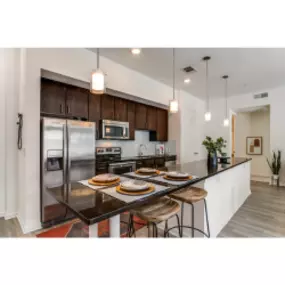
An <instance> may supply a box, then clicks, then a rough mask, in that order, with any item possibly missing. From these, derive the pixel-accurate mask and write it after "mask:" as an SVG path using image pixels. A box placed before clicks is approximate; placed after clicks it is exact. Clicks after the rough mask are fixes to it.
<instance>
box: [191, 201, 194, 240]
mask: <svg viewBox="0 0 285 285" xmlns="http://www.w3.org/2000/svg"><path fill="white" fill-rule="evenodd" d="M190 205H191V213H192V216H191V221H192V222H191V223H192V224H191V226H192V238H193V237H194V228H195V225H194V223H195V218H194V205H193V204H192V203H190Z"/></svg>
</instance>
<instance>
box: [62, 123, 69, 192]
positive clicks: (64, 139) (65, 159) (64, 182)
mask: <svg viewBox="0 0 285 285" xmlns="http://www.w3.org/2000/svg"><path fill="white" fill-rule="evenodd" d="M66 129H67V128H66V124H64V125H63V140H62V142H63V190H64V195H66V190H67V187H66V185H67V181H68V180H67V179H68V177H67V157H68V155H67V139H66V132H67V130H66Z"/></svg>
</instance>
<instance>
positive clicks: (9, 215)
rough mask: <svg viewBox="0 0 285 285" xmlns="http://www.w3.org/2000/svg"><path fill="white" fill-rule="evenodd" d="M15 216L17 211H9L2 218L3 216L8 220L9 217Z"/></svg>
mask: <svg viewBox="0 0 285 285" xmlns="http://www.w3.org/2000/svg"><path fill="white" fill-rule="evenodd" d="M16 217H17V213H16V212H15V213H9V214H7V213H6V214H5V215H4V218H5V220H10V219H13V218H16Z"/></svg>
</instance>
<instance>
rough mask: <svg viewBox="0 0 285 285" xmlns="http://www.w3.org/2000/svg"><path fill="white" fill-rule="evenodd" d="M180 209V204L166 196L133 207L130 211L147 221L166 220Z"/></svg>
mask: <svg viewBox="0 0 285 285" xmlns="http://www.w3.org/2000/svg"><path fill="white" fill-rule="evenodd" d="M179 211H180V205H179V204H178V203H177V202H176V201H173V200H171V199H168V198H166V197H162V198H159V199H157V200H155V201H153V202H151V203H150V204H147V205H143V206H141V207H138V208H136V209H133V210H132V211H131V213H132V214H133V215H136V216H138V217H139V218H140V219H143V220H145V221H147V222H149V223H159V222H163V221H167V220H168V219H170V218H171V217H173V216H174V215H176V214H177V213H178V212H179Z"/></svg>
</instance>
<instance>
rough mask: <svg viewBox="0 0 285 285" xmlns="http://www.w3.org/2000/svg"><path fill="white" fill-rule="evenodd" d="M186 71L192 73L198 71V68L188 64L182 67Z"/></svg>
mask: <svg viewBox="0 0 285 285" xmlns="http://www.w3.org/2000/svg"><path fill="white" fill-rule="evenodd" d="M182 70H183V71H184V72H186V73H190V72H196V70H195V69H194V68H193V67H192V66H190V65H189V66H186V67H184V68H183V69H182Z"/></svg>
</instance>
